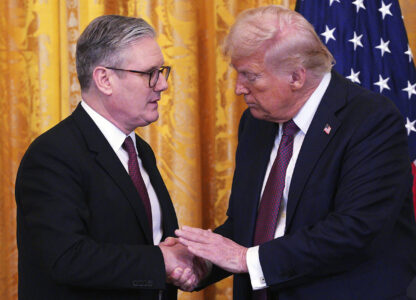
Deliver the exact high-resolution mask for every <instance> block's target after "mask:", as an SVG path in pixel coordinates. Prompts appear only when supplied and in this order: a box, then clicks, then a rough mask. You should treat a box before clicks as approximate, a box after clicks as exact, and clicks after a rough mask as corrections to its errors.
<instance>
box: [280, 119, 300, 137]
mask: <svg viewBox="0 0 416 300" xmlns="http://www.w3.org/2000/svg"><path fill="white" fill-rule="evenodd" d="M298 130H299V127H298V126H296V124H295V122H293V120H289V121H287V122H285V123H283V135H286V136H293V135H295V133H296V132H298Z"/></svg>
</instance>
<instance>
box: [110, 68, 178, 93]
mask: <svg viewBox="0 0 416 300" xmlns="http://www.w3.org/2000/svg"><path fill="white" fill-rule="evenodd" d="M104 68H106V69H110V70H116V71H126V72H131V73H136V74H145V75H149V88H151V89H152V88H154V87H155V85H156V83H157V81H158V80H159V74H160V73H162V75H163V76H164V77H165V79H166V80H168V78H169V74H170V69H171V67H170V66H161V67H160V68H159V69H154V70H152V71H149V72H143V71H136V70H125V69H119V68H113V67H104Z"/></svg>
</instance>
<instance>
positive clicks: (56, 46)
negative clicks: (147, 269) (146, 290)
mask: <svg viewBox="0 0 416 300" xmlns="http://www.w3.org/2000/svg"><path fill="white" fill-rule="evenodd" d="M411 2H412V0H401V1H400V3H401V5H402V10H403V13H404V15H405V21H406V22H408V24H407V28H408V32H409V36H410V38H411V46H412V47H413V49H415V43H416V41H415V40H416V36H415V31H416V30H415V28H416V26H415V24H416V18H415V16H414V14H415V12H416V4H413V3H411ZM266 4H283V5H286V6H290V7H292V8H293V7H294V5H295V0H1V1H0V93H1V97H0V178H1V180H0V199H1V200H0V201H1V202H0V203H1V206H0V299H5V300H9V299H17V249H16V234H15V232H16V228H15V226H16V222H15V218H16V214H15V201H14V180H15V177H16V171H17V168H18V165H19V162H20V159H21V157H22V155H23V153H24V151H25V150H26V148H27V147H28V145H29V144H30V142H31V141H32V140H33V139H34V138H35V137H36V136H38V135H39V134H41V133H42V132H44V131H45V130H47V129H48V128H50V127H52V126H53V125H55V124H56V123H58V122H59V121H60V120H62V119H63V118H65V117H66V116H68V115H69V114H70V113H71V112H72V110H73V109H74V108H75V106H76V105H77V103H78V102H79V100H80V90H79V86H78V81H77V78H76V70H75V44H76V40H77V37H78V36H79V34H80V32H81V31H82V30H83V29H84V28H85V26H86V25H87V24H88V23H89V22H90V21H91V20H92V19H93V18H95V17H97V16H99V15H102V14H121V15H128V16H141V17H143V18H144V19H146V20H147V21H148V22H149V23H151V24H152V25H153V26H154V27H155V28H156V31H157V32H158V42H159V44H160V45H161V47H162V50H163V53H164V55H165V60H166V63H167V64H169V65H172V66H173V73H172V75H171V76H172V77H171V78H170V79H169V84H170V87H169V90H168V91H167V92H165V93H164V94H163V96H162V101H161V102H160V113H161V114H160V119H159V120H158V121H157V122H156V123H154V124H152V125H150V126H148V127H146V128H141V129H139V130H138V132H139V134H140V135H141V136H143V137H144V138H145V139H146V140H147V141H148V142H149V143H150V144H151V146H152V147H153V149H154V151H155V153H156V156H157V159H158V165H159V168H160V170H161V173H162V176H163V178H164V180H165V182H166V185H167V187H168V189H169V191H170V194H171V196H172V200H173V202H174V205H175V209H176V212H177V214H178V218H179V223H180V224H181V225H185V224H186V225H192V226H198V227H203V228H214V227H216V226H217V225H219V224H221V223H222V222H223V221H224V219H225V212H226V209H227V204H228V197H229V192H230V186H231V180H232V172H233V167H234V161H233V157H234V152H235V148H236V132H237V126H238V120H239V117H240V115H241V113H242V111H243V109H244V108H245V105H244V102H243V101H242V99H241V98H239V97H236V96H235V95H234V88H233V84H234V79H235V74H234V73H233V72H232V70H231V69H230V67H229V65H228V61H227V60H226V59H225V58H224V57H223V56H222V54H221V48H220V46H221V43H222V41H223V38H224V36H225V34H226V33H227V31H228V28H229V26H230V25H231V24H232V23H233V21H234V19H235V16H236V15H237V14H238V13H239V12H240V11H241V10H243V9H246V8H249V7H255V6H259V5H266ZM231 298H232V284H231V279H228V280H224V281H222V282H220V283H218V284H216V285H214V286H212V287H209V288H208V289H206V290H204V291H202V292H199V293H192V294H190V293H180V299H182V300H184V299H224V300H225V299H231Z"/></svg>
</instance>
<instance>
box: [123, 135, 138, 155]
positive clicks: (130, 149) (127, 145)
mask: <svg viewBox="0 0 416 300" xmlns="http://www.w3.org/2000/svg"><path fill="white" fill-rule="evenodd" d="M121 147H123V149H124V150H126V151H127V153H128V154H129V155H131V154H134V155H136V150H135V149H134V144H133V140H132V139H131V137H130V136H128V137H126V139H125V140H124V143H123V145H121Z"/></svg>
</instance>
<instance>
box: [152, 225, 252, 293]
mask: <svg viewBox="0 0 416 300" xmlns="http://www.w3.org/2000/svg"><path fill="white" fill-rule="evenodd" d="M175 234H176V235H177V236H178V238H173V237H169V238H167V239H166V240H165V241H163V242H162V243H160V244H159V247H160V249H161V251H162V254H163V259H164V261H165V268H166V274H167V281H168V282H169V283H172V284H174V285H176V286H178V287H179V288H180V289H182V290H184V291H193V290H194V289H195V287H196V286H197V285H198V283H199V282H200V281H201V280H202V279H203V278H205V277H206V276H207V275H208V273H209V272H210V267H209V265H210V263H213V264H215V265H217V266H218V267H220V268H223V269H224V270H226V271H229V272H231V273H247V272H248V270H247V263H246V254H247V248H245V247H243V246H240V245H238V244H237V243H235V242H233V241H232V240H230V239H227V238H225V237H223V236H221V235H219V234H216V233H213V232H212V231H211V230H210V229H208V230H203V229H199V228H192V227H188V226H184V227H183V228H182V229H178V230H176V231H175Z"/></svg>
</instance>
